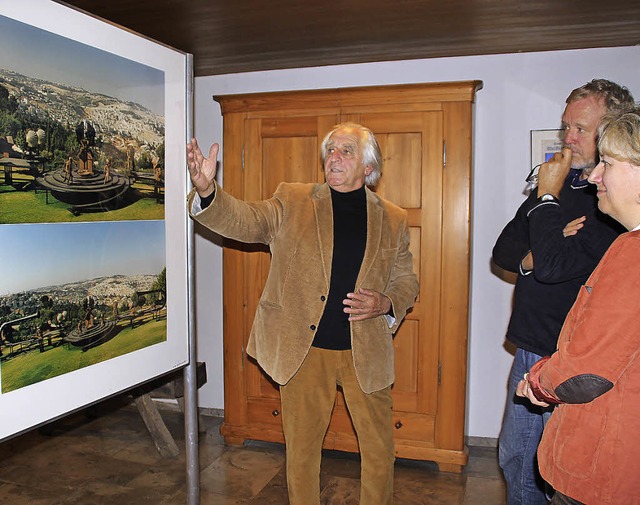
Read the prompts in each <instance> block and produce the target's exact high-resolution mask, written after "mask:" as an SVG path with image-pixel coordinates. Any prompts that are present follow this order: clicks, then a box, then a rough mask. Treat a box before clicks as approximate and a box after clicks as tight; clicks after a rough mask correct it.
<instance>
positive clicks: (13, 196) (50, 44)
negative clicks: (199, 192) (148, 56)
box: [0, 15, 165, 224]
mask: <svg viewBox="0 0 640 505" xmlns="http://www.w3.org/2000/svg"><path fill="white" fill-rule="evenodd" d="M0 43H1V44H2V46H3V47H5V48H11V50H9V51H4V52H3V57H2V61H0V224H18V223H57V222H86V221H122V220H145V219H151V220H157V219H164V194H165V183H164V181H165V177H164V168H165V111H164V96H165V90H164V82H165V81H164V78H165V75H164V72H163V71H161V70H158V69H156V68H152V67H149V66H147V65H144V64H141V63H138V62H135V61H133V60H130V59H127V58H124V57H122V56H117V55H115V54H112V53H109V52H107V51H103V50H100V49H97V48H94V47H92V46H89V45H86V44H82V43H79V42H76V41H73V40H71V39H68V38H65V37H63V36H60V35H56V34H53V33H51V32H48V31H46V30H42V29H39V28H36V27H33V26H30V25H28V24H24V23H21V22H19V21H16V20H14V19H10V18H7V17H5V16H1V15H0Z"/></svg>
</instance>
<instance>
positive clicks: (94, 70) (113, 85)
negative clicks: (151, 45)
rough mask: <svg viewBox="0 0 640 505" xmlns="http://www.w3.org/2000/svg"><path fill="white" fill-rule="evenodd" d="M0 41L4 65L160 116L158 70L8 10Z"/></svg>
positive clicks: (161, 87)
mask: <svg viewBox="0 0 640 505" xmlns="http://www.w3.org/2000/svg"><path fill="white" fill-rule="evenodd" d="M16 7H17V5H16ZM0 47H2V48H3V49H2V58H1V59H0V67H2V68H4V69H6V70H12V71H14V72H18V73H19V74H23V75H26V76H28V77H35V78H37V79H42V80H46V81H51V82H54V83H59V84H60V83H61V84H67V85H71V86H76V87H79V88H82V89H84V90H86V91H90V92H94V93H102V94H104V95H108V96H112V97H116V98H119V99H120V100H124V101H131V102H135V103H138V104H140V105H142V106H144V107H146V108H147V109H149V110H151V111H152V112H155V113H156V114H159V115H161V116H164V72H162V71H161V70H158V69H156V68H152V67H149V66H147V65H142V64H140V63H138V62H135V61H133V60H129V59H127V58H123V57H121V56H116V55H114V54H111V53H109V52H106V51H102V50H100V49H96V48H94V47H91V46H88V45H86V44H81V43H79V42H75V41H73V40H71V39H68V38H66V37H62V36H60V35H55V34H53V33H51V32H48V31H46V30H42V29H40V28H35V27H33V26H30V25H27V24H24V23H21V22H19V21H15V20H13V19H10V18H7V17H6V16H0Z"/></svg>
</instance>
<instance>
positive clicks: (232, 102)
mask: <svg viewBox="0 0 640 505" xmlns="http://www.w3.org/2000/svg"><path fill="white" fill-rule="evenodd" d="M479 85H480V82H479V81H472V82H470V81H466V82H455V83H452V82H449V83H430V84H402V85H396V86H366V87H357V88H340V89H328V90H305V91H286V92H277V93H252V94H250V95H243V94H237V95H225V96H219V97H214V98H215V99H216V100H217V101H218V102H220V107H221V109H222V113H223V114H230V113H233V112H246V111H247V110H250V111H251V114H255V113H257V112H259V111H268V114H272V111H274V110H276V111H286V110H289V111H295V113H296V114H303V113H304V111H309V110H310V109H314V108H315V109H330V110H334V111H337V110H340V111H342V113H343V114H345V115H349V114H358V113H361V112H362V109H363V107H366V108H368V109H369V111H371V112H375V111H376V109H378V110H379V109H380V108H384V109H385V112H386V113H393V112H392V110H393V111H395V112H397V111H402V110H406V111H407V112H416V111H420V110H423V111H431V110H434V104H438V105H435V108H439V103H440V102H449V101H461V100H464V101H466V100H469V101H471V100H473V97H474V94H475V91H476V88H477V87H478V86H479Z"/></svg>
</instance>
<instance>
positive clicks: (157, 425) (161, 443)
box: [134, 394, 180, 458]
mask: <svg viewBox="0 0 640 505" xmlns="http://www.w3.org/2000/svg"><path fill="white" fill-rule="evenodd" d="M134 401H135V403H136V407H138V411H139V412H140V415H141V416H142V419H143V420H144V424H146V425H147V429H148V430H149V433H150V435H151V438H152V439H153V443H154V444H156V448H157V449H158V452H159V453H160V455H161V456H162V457H163V458H173V457H175V456H177V455H178V454H180V451H179V449H178V446H177V445H176V442H175V440H173V437H172V436H171V433H169V430H168V429H167V426H166V425H165V424H164V421H163V420H162V417H161V416H160V413H159V412H158V408H157V407H156V406H155V404H154V403H153V400H152V399H151V397H150V396H149V395H148V394H143V395H140V396H138V397H137V398H136V399H135V400H134Z"/></svg>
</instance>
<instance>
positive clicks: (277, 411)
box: [271, 409, 280, 417]
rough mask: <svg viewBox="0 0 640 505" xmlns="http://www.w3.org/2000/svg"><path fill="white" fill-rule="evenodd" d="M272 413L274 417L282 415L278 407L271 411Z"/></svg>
mask: <svg viewBox="0 0 640 505" xmlns="http://www.w3.org/2000/svg"><path fill="white" fill-rule="evenodd" d="M271 415H272V416H273V417H278V416H279V415H280V411H279V410H278V409H276V410H274V411H273V412H271Z"/></svg>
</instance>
